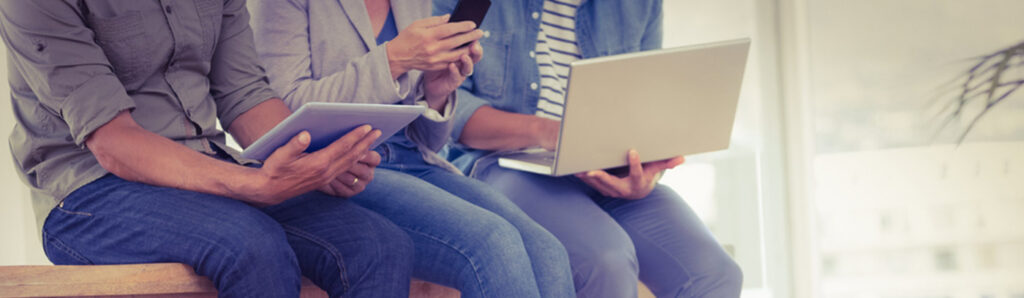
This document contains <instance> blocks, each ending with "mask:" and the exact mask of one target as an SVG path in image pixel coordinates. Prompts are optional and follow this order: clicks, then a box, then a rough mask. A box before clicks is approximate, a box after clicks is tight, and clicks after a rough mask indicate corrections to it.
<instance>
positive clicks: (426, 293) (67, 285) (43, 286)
mask: <svg viewBox="0 0 1024 298" xmlns="http://www.w3.org/2000/svg"><path fill="white" fill-rule="evenodd" d="M78 296H94V297H189V298H198V297H204V298H205V297H217V290H216V289H214V288H213V283H211V282H210V280H209V279H207V278H206V277H203V276H199V275H196V274H195V272H194V271H193V270H192V268H191V267H189V266H186V265H183V264H176V263H160V264H135V265H97V266H2V267H0V297H78ZM301 297H303V298H319V297H327V293H325V292H324V291H323V290H321V289H320V288H318V287H317V286H316V285H314V284H313V283H312V282H310V281H309V280H308V279H305V278H303V279H302V296H301ZM409 297H417V298H442V297H444V298H448V297H459V291H456V290H454V289H451V288H447V287H443V286H439V285H436V284H432V283H428V282H425V281H420V280H413V281H412V284H411V288H410V293H409Z"/></svg>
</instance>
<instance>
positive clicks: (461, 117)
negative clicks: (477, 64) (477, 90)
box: [452, 76, 491, 142]
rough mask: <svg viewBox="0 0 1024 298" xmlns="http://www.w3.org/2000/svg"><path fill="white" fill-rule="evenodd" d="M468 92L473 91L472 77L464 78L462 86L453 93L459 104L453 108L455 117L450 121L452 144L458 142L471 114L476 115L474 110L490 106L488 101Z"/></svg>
mask: <svg viewBox="0 0 1024 298" xmlns="http://www.w3.org/2000/svg"><path fill="white" fill-rule="evenodd" d="M469 90H473V76H470V77H468V78H466V81H465V82H463V83H462V86H461V87H459V89H458V90H456V91H455V93H456V96H457V97H458V99H459V104H458V105H456V106H455V115H453V116H454V119H452V122H454V125H453V127H452V140H453V141H454V142H458V141H459V137H461V136H462V131H463V130H464V129H465V128H466V122H468V121H469V118H470V117H472V116H473V113H476V110H478V109H480V107H483V106H490V105H491V103H490V102H489V101H487V100H485V99H482V98H480V97H477V96H476V95H475V94H473V92H471V91H469Z"/></svg>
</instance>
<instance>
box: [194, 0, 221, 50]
mask: <svg viewBox="0 0 1024 298" xmlns="http://www.w3.org/2000/svg"><path fill="white" fill-rule="evenodd" d="M196 10H197V12H198V13H199V24H200V25H201V27H202V31H203V51H204V52H203V54H204V55H206V57H207V58H211V59H212V57H213V53H214V51H216V49H217V39H218V38H219V37H220V25H221V21H222V20H223V14H224V1H223V0H199V1H196Z"/></svg>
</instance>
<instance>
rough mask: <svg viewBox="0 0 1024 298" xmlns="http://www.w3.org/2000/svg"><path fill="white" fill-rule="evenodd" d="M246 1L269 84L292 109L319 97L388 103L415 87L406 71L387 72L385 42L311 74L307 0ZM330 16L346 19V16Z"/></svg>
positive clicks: (407, 93) (320, 99) (354, 41)
mask: <svg viewBox="0 0 1024 298" xmlns="http://www.w3.org/2000/svg"><path fill="white" fill-rule="evenodd" d="M251 5H252V6H253V7H254V8H255V9H254V10H253V11H254V13H255V14H256V15H255V19H256V21H255V22H253V27H254V29H255V32H256V38H257V40H258V42H257V44H256V49H257V51H258V53H259V55H260V58H261V59H262V60H263V62H264V63H265V65H266V66H267V71H268V73H269V76H270V84H271V86H272V88H274V89H275V90H277V91H278V92H280V93H281V95H282V99H283V100H284V101H285V102H286V103H288V106H289V107H291V108H292V109H293V110H294V109H298V108H299V107H300V106H302V105H303V104H305V103H307V102H319V101H328V102H348V103H378V104H393V103H398V102H401V101H402V100H403V99H405V98H407V97H408V96H409V93H410V92H411V91H412V89H413V88H414V86H413V83H414V82H411V80H410V79H409V75H408V74H403V75H401V76H399V77H398V79H397V80H396V79H394V78H392V74H391V68H390V67H389V62H388V56H387V49H386V45H387V44H388V43H385V44H382V45H377V46H373V47H370V49H369V51H368V52H367V53H365V54H363V55H360V56H353V57H350V58H348V59H346V60H345V62H344V63H345V64H344V66H343V67H342V68H341V69H340V70H339V71H337V72H334V73H327V74H323V76H322V77H313V73H312V70H311V69H312V67H311V63H312V59H311V57H312V55H313V53H312V52H311V50H310V47H311V46H312V45H311V43H312V42H314V41H312V40H311V39H310V35H309V27H310V26H311V25H310V13H311V12H310V11H309V7H308V6H309V5H308V3H307V1H304V0H275V1H255V2H253V3H252V4H251ZM334 21H336V22H342V23H344V24H348V21H347V20H341V21H338V20H334ZM349 42H350V43H362V42H361V41H360V40H351V41H349ZM339 55H340V53H339Z"/></svg>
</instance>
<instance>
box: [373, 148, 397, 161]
mask: <svg viewBox="0 0 1024 298" xmlns="http://www.w3.org/2000/svg"><path fill="white" fill-rule="evenodd" d="M373 151H376V152H377V154H380V163H381V164H387V163H390V162H391V161H392V160H394V158H393V157H392V156H391V144H389V143H384V144H380V146H377V148H374V149H373Z"/></svg>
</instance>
